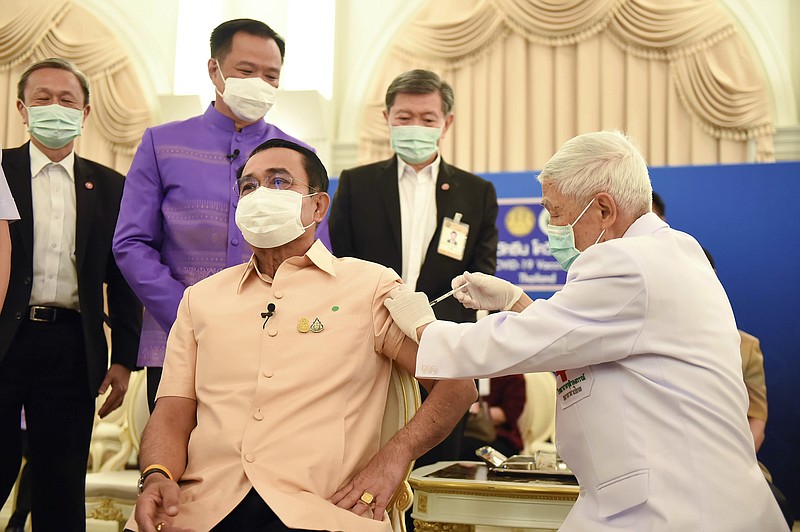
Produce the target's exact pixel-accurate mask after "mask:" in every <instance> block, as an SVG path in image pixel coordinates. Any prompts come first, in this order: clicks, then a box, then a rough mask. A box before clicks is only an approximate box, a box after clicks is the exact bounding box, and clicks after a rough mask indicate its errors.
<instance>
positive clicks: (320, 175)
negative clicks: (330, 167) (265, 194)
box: [236, 139, 328, 192]
mask: <svg viewBox="0 0 800 532" xmlns="http://www.w3.org/2000/svg"><path fill="white" fill-rule="evenodd" d="M270 148H288V149H290V150H294V151H296V152H297V153H299V154H300V155H302V156H303V169H304V170H305V171H306V173H307V174H308V186H309V187H311V188H313V189H314V190H316V191H318V192H327V191H328V171H327V170H326V169H325V165H324V164H322V161H320V160H319V157H317V154H316V153H314V152H313V151H311V150H309V149H308V148H306V147H305V146H301V145H300V144H297V143H296V142H292V141H290V140H286V139H270V140H268V141H266V142H264V143H262V144H259V145H258V146H256V148H255V149H254V150H253V152H252V153H251V154H250V157H248V158H247V160H250V159H251V158H252V157H253V156H254V155H255V154H257V153H259V152H262V151H265V150H268V149H270ZM243 171H244V166H242V167H241V168H239V171H238V172H236V178H237V179H240V178H241V177H242V172H243Z"/></svg>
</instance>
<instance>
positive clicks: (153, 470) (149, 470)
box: [137, 466, 172, 495]
mask: <svg viewBox="0 0 800 532" xmlns="http://www.w3.org/2000/svg"><path fill="white" fill-rule="evenodd" d="M153 473H161V474H162V475H164V476H165V477H167V478H168V479H170V480H171V479H172V475H170V474H169V473H168V472H167V471H166V470H164V469H161V468H159V467H152V466H151V467H148V468H147V469H145V471H144V473H142V476H140V477H139V482H138V483H137V487H138V488H139V495H141V494H142V491H144V481H145V479H146V478H147V477H149V476H150V475H152V474H153Z"/></svg>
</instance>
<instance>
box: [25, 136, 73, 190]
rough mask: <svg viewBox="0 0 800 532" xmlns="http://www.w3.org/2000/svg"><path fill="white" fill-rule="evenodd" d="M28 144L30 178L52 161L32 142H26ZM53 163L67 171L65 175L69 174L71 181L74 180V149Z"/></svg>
mask: <svg viewBox="0 0 800 532" xmlns="http://www.w3.org/2000/svg"><path fill="white" fill-rule="evenodd" d="M28 145H29V146H30V154H31V178H34V177H36V176H37V175H38V174H39V172H41V171H42V168H44V167H45V166H47V165H48V164H50V163H53V161H51V160H50V159H49V158H48V157H47V155H45V154H44V153H42V150H40V149H39V148H38V147H36V145H35V144H34V143H33V142H30V143H29V144H28ZM53 164H60V165H61V166H62V167H63V168H64V170H66V171H67V175H68V176H69V178H70V180H71V181H72V182H75V150H72V151H71V152H69V155H67V156H66V157H64V158H63V159H62V160H60V161H59V162H57V163H53Z"/></svg>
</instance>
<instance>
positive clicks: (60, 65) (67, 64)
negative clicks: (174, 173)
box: [17, 57, 89, 107]
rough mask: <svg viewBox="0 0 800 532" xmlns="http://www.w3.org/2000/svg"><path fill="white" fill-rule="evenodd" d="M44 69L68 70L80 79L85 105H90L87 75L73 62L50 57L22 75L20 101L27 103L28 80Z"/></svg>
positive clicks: (18, 89) (29, 68) (30, 67)
mask: <svg viewBox="0 0 800 532" xmlns="http://www.w3.org/2000/svg"><path fill="white" fill-rule="evenodd" d="M44 68H57V69H58V70H66V71H67V72H71V73H72V74H74V75H75V77H76V78H78V83H80V85H81V90H82V91H83V105H84V107H85V106H87V105H89V81H88V80H87V79H86V75H85V74H84V73H83V72H81V71H80V70H78V67H76V66H75V64H74V63H73V62H72V61H68V60H66V59H61V58H60V57H49V58H47V59H44V60H42V61H39V62H37V63H34V64H32V65H31V66H29V67H28V68H26V69H25V72H23V73H22V76H21V77H20V78H19V82H18V83H17V98H19V99H20V101H22V102H23V103H24V102H25V87H26V86H27V85H28V78H29V77H31V74H33V73H34V72H36V71H37V70H42V69H44Z"/></svg>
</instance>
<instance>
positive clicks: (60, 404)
mask: <svg viewBox="0 0 800 532" xmlns="http://www.w3.org/2000/svg"><path fill="white" fill-rule="evenodd" d="M17 96H18V98H19V101H18V102H17V109H18V110H19V112H20V114H21V115H22V120H23V122H24V123H25V124H26V125H27V126H28V131H29V132H30V134H31V141H30V142H28V143H25V144H24V145H22V146H20V147H19V148H14V149H9V150H4V151H3V159H2V165H3V170H4V171H5V174H6V177H7V179H8V184H9V187H10V189H11V193H12V194H13V196H14V198H15V200H16V203H17V208H18V209H19V214H20V220H19V221H18V222H15V223H13V224H11V226H10V231H11V242H12V256H11V281H10V283H9V289H8V295H7V298H6V301H5V305H4V306H3V310H2V313H0V434H2V437H0V500H5V498H6V497H7V495H8V493H9V492H10V490H11V487H12V486H13V484H14V480H15V478H16V476H17V473H18V471H19V464H20V454H21V449H20V410H21V408H22V406H23V405H24V406H25V415H26V420H27V429H28V445H29V456H30V464H31V473H32V485H33V496H32V518H33V526H34V530H84V529H85V527H86V520H85V510H84V492H85V488H84V486H85V475H86V462H87V457H88V452H89V440H90V438H91V433H92V424H93V420H94V409H95V397H96V396H97V394H98V393H103V392H105V391H106V389H108V388H109V387H110V388H111V392H110V393H109V396H108V398H107V399H106V401H105V403H104V404H103V405H102V407H101V408H100V411H99V414H100V416H101V417H102V416H105V415H107V414H108V413H109V412H111V411H112V410H114V409H115V408H117V407H119V406H120V404H122V399H123V397H124V395H125V391H126V390H127V386H128V379H129V377H130V372H131V370H132V369H134V367H135V363H136V351H137V347H138V341H139V329H140V326H141V307H140V306H139V303H138V301H137V300H136V298H135V296H134V295H133V292H132V291H131V290H130V288H129V287H128V285H127V283H126V282H125V279H124V278H123V277H122V275H121V274H120V272H119V270H118V269H117V266H116V263H115V262H114V257H113V256H112V254H111V240H112V237H113V235H114V226H115V224H116V221H117V214H118V212H119V203H120V199H121V197H122V185H123V180H124V178H123V177H122V176H121V175H120V174H119V173H117V172H115V171H114V170H111V169H110V168H106V167H105V166H102V165H100V164H97V163H95V162H92V161H89V160H87V159H83V158H81V157H78V156H77V155H75V154H74V152H73V144H74V139H75V137H76V136H78V135H79V134H80V132H81V128H82V126H83V123H84V121H85V119H86V116H87V115H88V114H89V86H88V83H87V81H86V77H85V76H84V75H83V74H82V73H81V72H80V71H79V70H77V69H76V68H75V66H74V65H72V63H70V62H68V61H65V60H63V59H47V60H44V61H41V62H39V63H36V64H34V65H31V66H30V67H28V69H27V70H26V71H25V72H24V73H23V74H22V77H21V78H20V81H19V84H18V86H17ZM104 283H105V284H106V285H107V293H108V316H107V317H106V316H105V315H104V310H103V308H104V307H103V301H104V300H103V285H104ZM105 319H107V320H108V324H109V326H110V327H111V335H112V352H111V366H110V367H109V365H108V346H107V344H106V337H105V333H104V331H103V322H104V320H105Z"/></svg>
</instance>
